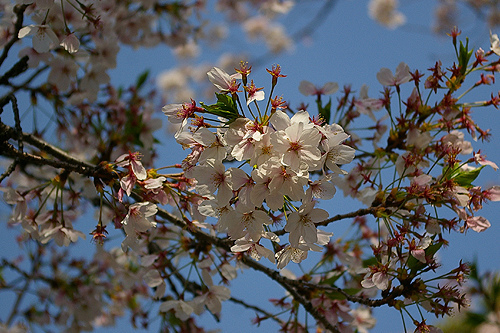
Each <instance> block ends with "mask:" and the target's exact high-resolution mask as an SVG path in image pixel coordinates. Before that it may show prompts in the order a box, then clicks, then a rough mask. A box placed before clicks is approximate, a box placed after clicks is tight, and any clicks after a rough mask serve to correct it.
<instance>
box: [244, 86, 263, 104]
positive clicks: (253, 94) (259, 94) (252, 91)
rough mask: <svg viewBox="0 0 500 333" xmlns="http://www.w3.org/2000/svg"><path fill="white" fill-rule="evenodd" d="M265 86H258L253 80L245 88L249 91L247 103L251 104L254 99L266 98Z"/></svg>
mask: <svg viewBox="0 0 500 333" xmlns="http://www.w3.org/2000/svg"><path fill="white" fill-rule="evenodd" d="M262 89H263V88H257V87H256V86H255V84H254V83H253V80H252V82H251V83H250V85H249V86H248V87H245V90H246V91H247V93H248V99H247V105H250V103H252V102H253V101H262V100H263V99H264V98H265V94H264V91H262Z"/></svg>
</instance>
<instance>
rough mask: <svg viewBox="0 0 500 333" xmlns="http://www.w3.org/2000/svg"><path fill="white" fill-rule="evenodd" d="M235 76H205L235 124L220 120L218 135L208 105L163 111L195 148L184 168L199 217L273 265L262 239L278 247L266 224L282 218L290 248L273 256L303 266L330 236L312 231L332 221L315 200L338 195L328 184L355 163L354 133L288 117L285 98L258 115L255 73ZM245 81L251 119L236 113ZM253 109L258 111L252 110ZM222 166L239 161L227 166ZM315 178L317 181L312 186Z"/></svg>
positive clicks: (305, 117) (303, 115) (302, 115)
mask: <svg viewBox="0 0 500 333" xmlns="http://www.w3.org/2000/svg"><path fill="white" fill-rule="evenodd" d="M268 71H269V73H270V74H271V75H272V77H273V81H272V82H273V88H274V86H275V85H276V83H277V79H278V77H282V76H284V75H282V74H280V73H281V72H280V67H279V66H275V67H273V69H272V70H268ZM237 72H238V73H236V74H233V75H229V74H228V73H226V72H224V71H223V70H221V69H219V68H216V67H214V68H213V69H212V70H210V71H209V72H208V77H209V79H210V81H211V82H212V83H213V84H214V85H215V86H216V87H217V88H218V89H219V90H220V94H218V99H219V104H221V105H222V104H223V105H225V107H226V108H230V109H229V111H228V112H232V113H230V114H229V116H230V117H231V118H230V119H228V118H220V119H219V121H220V123H221V124H223V126H218V127H216V130H215V131H213V130H212V131H211V130H210V129H211V128H213V126H212V125H210V124H209V123H207V122H205V120H204V118H203V113H204V112H209V113H210V111H211V109H210V107H208V106H205V108H203V107H199V106H196V103H195V102H194V101H191V102H190V103H184V104H170V105H166V106H165V107H164V108H163V112H164V113H165V114H166V115H167V116H168V118H169V120H170V121H172V122H174V123H180V128H179V130H178V131H177V133H176V135H175V138H176V140H177V142H179V143H180V144H182V146H183V147H184V148H189V149H191V153H190V154H189V155H188V156H187V157H186V159H185V160H184V161H183V169H184V171H185V175H186V176H187V177H189V178H193V179H195V180H196V185H195V189H196V191H197V193H198V194H199V195H200V196H202V197H203V201H202V202H200V203H199V207H198V210H199V212H200V213H201V214H202V215H204V216H212V217H216V218H217V225H216V227H217V230H218V231H219V232H222V233H227V234H228V236H229V237H230V239H232V240H234V241H235V246H233V247H232V250H233V251H234V252H245V251H249V252H250V253H251V254H252V256H253V257H254V258H258V259H260V257H261V256H264V257H267V258H268V259H269V260H271V261H272V262H274V261H275V259H274V253H273V252H272V251H271V250H269V249H267V248H265V247H263V246H262V244H261V243H260V241H261V239H262V238H265V239H269V240H271V241H273V242H276V243H279V238H278V237H277V236H276V235H275V234H274V233H272V232H270V231H269V228H268V226H269V225H271V224H273V220H276V219H278V218H279V215H285V216H286V225H285V231H286V232H288V233H289V245H288V246H286V247H284V248H283V249H282V250H280V251H279V252H278V253H277V254H276V258H277V259H278V267H284V266H285V265H286V264H287V263H288V262H289V261H290V260H294V261H295V262H300V260H301V258H304V257H305V256H307V251H309V250H319V249H320V247H318V245H324V244H326V243H327V242H328V239H329V236H331V233H325V232H323V231H321V230H318V229H317V228H316V226H315V224H316V223H318V222H320V221H323V220H325V219H326V218H327V217H328V213H327V212H326V211H325V210H323V209H320V208H315V204H316V199H318V198H321V199H331V198H332V197H333V195H334V193H335V187H334V185H333V184H332V183H331V181H330V180H331V179H332V177H334V176H335V175H337V174H343V173H345V171H342V170H341V169H340V168H339V165H342V164H347V163H349V162H351V161H352V160H353V158H354V149H353V148H351V147H349V146H347V145H345V144H343V143H344V141H345V140H347V139H348V138H349V135H348V134H346V133H345V132H344V130H343V129H342V127H341V126H339V125H337V124H333V125H329V124H325V123H324V121H323V120H322V119H319V118H312V117H311V116H310V115H309V113H308V112H307V111H305V110H299V111H298V112H297V113H295V114H294V115H293V116H292V117H291V118H290V117H289V116H288V115H287V114H286V109H285V102H284V101H283V100H282V99H281V98H280V97H276V98H274V99H269V100H268V109H266V110H265V112H261V111H260V109H259V105H258V103H257V102H258V101H262V100H264V99H265V95H264V92H263V91H262V90H261V89H262V88H256V86H255V84H254V82H253V80H252V81H251V82H250V83H248V79H247V77H248V74H249V73H250V67H247V65H246V64H242V67H241V68H240V69H237ZM240 80H242V81H243V82H246V83H247V85H246V86H244V87H243V89H244V91H245V98H246V104H247V107H248V111H247V112H249V113H251V114H252V115H254V114H257V112H258V116H256V117H255V118H253V119H249V118H247V117H245V116H243V115H240V114H239V112H238V110H237V109H236V108H235V107H236V105H237V103H239V99H238V97H237V92H238V91H239V89H240V85H241V81H240ZM224 93H226V94H224ZM254 103H255V105H254ZM250 106H255V108H256V109H257V110H256V111H254V112H252V110H251V109H250ZM232 107H234V108H232ZM231 108H232V109H231ZM197 113H198V114H200V115H198V114H197ZM242 113H243V112H242ZM189 120H192V126H189V125H188V121H189ZM224 161H226V162H230V163H232V164H235V163H238V162H241V163H238V164H240V166H238V167H229V168H226V166H225V164H224V163H223V162H224ZM245 165H246V166H248V167H249V170H248V171H246V170H245V169H244V168H243V166H245ZM314 174H319V175H320V176H319V177H317V179H316V180H314V181H313V180H312V175H314ZM295 202H299V203H300V204H299V205H294V203H295ZM297 206H298V207H297Z"/></svg>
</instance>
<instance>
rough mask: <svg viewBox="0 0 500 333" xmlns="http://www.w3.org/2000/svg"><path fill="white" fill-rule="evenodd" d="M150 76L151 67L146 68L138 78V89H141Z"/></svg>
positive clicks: (136, 84)
mask: <svg viewBox="0 0 500 333" xmlns="http://www.w3.org/2000/svg"><path fill="white" fill-rule="evenodd" d="M148 77H149V69H146V70H145V71H144V72H142V73H141V74H140V75H139V77H138V78H137V82H136V83H135V86H136V87H137V90H139V89H141V88H142V86H143V85H144V83H145V82H146V80H147V79H148Z"/></svg>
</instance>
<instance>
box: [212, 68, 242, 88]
mask: <svg viewBox="0 0 500 333" xmlns="http://www.w3.org/2000/svg"><path fill="white" fill-rule="evenodd" d="M207 75H208V79H209V80H210V82H212V83H213V84H214V86H216V87H217V89H219V90H220V91H223V92H237V91H238V86H239V83H237V82H236V80H238V79H241V74H240V73H236V74H232V75H229V74H228V73H226V72H225V71H224V70H222V69H220V68H217V67H213V68H212V69H211V70H210V71H209V72H208V73H207Z"/></svg>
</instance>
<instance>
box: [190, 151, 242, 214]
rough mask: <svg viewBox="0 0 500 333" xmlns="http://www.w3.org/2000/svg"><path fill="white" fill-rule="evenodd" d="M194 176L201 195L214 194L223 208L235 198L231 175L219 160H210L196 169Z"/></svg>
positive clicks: (193, 172)
mask: <svg viewBox="0 0 500 333" xmlns="http://www.w3.org/2000/svg"><path fill="white" fill-rule="evenodd" d="M192 175H193V177H194V178H195V179H197V180H198V184H197V185H196V188H197V190H198V191H199V192H200V193H211V194H214V193H215V191H217V195H216V199H217V201H218V203H219V204H220V205H222V206H224V205H226V204H227V203H229V200H231V198H232V197H233V190H232V188H231V187H232V185H231V173H230V172H229V170H226V168H225V166H224V164H222V163H221V162H220V161H219V160H208V161H207V162H206V163H205V164H203V165H199V166H196V167H194V169H193V171H192Z"/></svg>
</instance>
